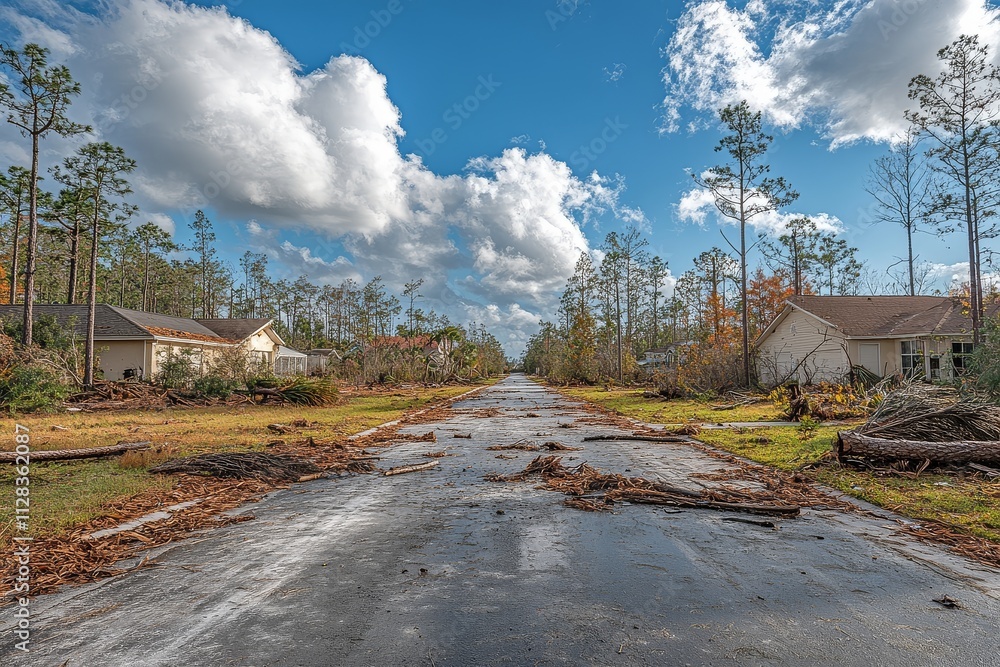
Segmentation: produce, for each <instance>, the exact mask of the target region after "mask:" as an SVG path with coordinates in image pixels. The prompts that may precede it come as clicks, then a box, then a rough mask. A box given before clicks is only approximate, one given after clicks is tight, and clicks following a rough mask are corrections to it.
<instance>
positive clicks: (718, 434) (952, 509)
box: [565, 389, 1000, 542]
mask: <svg viewBox="0 0 1000 667" xmlns="http://www.w3.org/2000/svg"><path fill="white" fill-rule="evenodd" d="M565 393H566V394H567V395H569V396H574V397H576V398H580V399H584V400H587V401H590V402H592V403H595V404H597V405H600V406H602V407H605V408H609V409H611V410H614V411H616V412H618V413H619V414H622V415H625V416H627V417H632V418H633V419H639V420H642V421H645V422H647V423H652V424H674V423H683V422H685V421H689V420H690V421H709V422H718V421H723V419H720V418H719V415H723V414H724V415H726V417H725V418H724V420H725V421H764V420H770V419H773V418H774V417H775V416H776V415H777V413H778V412H779V411H780V410H779V409H778V408H776V407H774V404H773V403H761V404H758V405H751V406H747V407H744V408H737V409H734V410H729V411H724V412H718V411H712V410H711V409H710V407H709V406H708V405H707V404H705V403H702V402H698V401H691V400H676V401H668V402H659V401H655V400H651V399H645V398H642V393H641V392H637V391H635V390H634V389H632V390H611V391H604V390H602V389H569V390H565ZM849 428H851V426H822V425H820V426H818V427H816V428H815V429H803V428H801V427H799V426H781V427H773V428H770V427H769V428H763V427H761V428H745V429H719V430H703V431H702V432H701V433H700V434H699V435H698V439H699V440H701V441H702V442H704V443H706V444H708V445H711V446H713V447H717V448H718V449H722V450H725V451H728V452H732V453H733V454H736V455H738V456H742V457H744V458H747V459H750V460H752V461H756V462H758V463H763V464H766V465H769V466H773V467H775V468H778V469H781V470H798V469H800V468H802V467H803V466H806V465H809V464H812V463H818V462H819V461H820V460H821V459H823V458H824V456H825V455H827V453H828V452H830V451H831V449H832V446H833V442H834V439H835V438H836V435H837V431H838V430H842V429H849ZM803 474H805V475H806V476H808V477H810V478H812V479H813V480H815V481H816V482H819V483H821V484H826V485H827V486H830V487H832V488H835V489H837V490H839V491H842V492H843V493H845V494H847V495H850V496H854V497H855V498H860V499H862V500H865V501H867V502H870V503H872V504H874V505H878V506H880V507H884V508H886V509H890V510H892V511H894V512H898V513H899V514H902V515H904V516H907V517H909V518H911V519H916V520H924V521H926V520H935V521H939V522H941V523H943V524H945V525H947V526H949V527H951V528H952V529H954V530H956V531H958V532H962V533H967V534H971V535H975V536H977V537H983V538H986V539H989V540H993V541H995V542H1000V482H987V481H984V480H979V479H976V480H972V479H961V478H959V477H956V476H953V475H929V474H923V475H920V476H919V477H917V478H915V479H914V478H910V477H903V476H887V475H886V476H883V475H877V474H872V473H867V472H859V471H855V470H848V469H845V468H841V467H840V466H839V465H838V464H836V463H835V462H830V463H827V464H824V465H820V466H818V467H817V468H815V469H810V470H806V471H804V472H803Z"/></svg>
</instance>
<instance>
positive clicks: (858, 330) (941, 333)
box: [756, 296, 997, 386]
mask: <svg viewBox="0 0 1000 667" xmlns="http://www.w3.org/2000/svg"><path fill="white" fill-rule="evenodd" d="M996 309H997V308H996V306H993V307H992V308H991V309H990V311H989V312H990V313H995V312H996ZM971 331H972V322H971V320H970V319H969V318H968V316H967V315H966V314H965V313H964V311H963V308H962V305H961V304H959V303H958V302H957V301H955V300H954V299H952V298H950V297H938V296H869V297H865V296H797V297H793V298H791V299H789V300H788V301H787V302H786V303H785V307H784V309H783V310H782V311H781V312H780V313H779V314H778V316H777V317H776V318H775V319H774V321H773V322H771V324H770V325H769V326H768V327H767V329H766V330H765V331H764V332H763V333H762V334H761V335H760V337H759V338H758V339H757V343H756V347H757V350H758V362H757V363H758V373H759V375H760V380H761V383H762V384H764V385H768V386H773V385H777V384H781V383H783V382H789V381H791V382H799V383H802V384H811V383H814V382H821V381H830V382H837V381H841V380H843V379H844V378H845V377H846V376H847V375H848V373H849V372H850V370H851V367H852V366H863V367H864V368H866V369H867V370H869V371H871V372H872V373H874V374H875V375H877V376H879V377H885V376H888V375H896V374H900V375H908V376H915V377H924V378H928V379H931V380H937V379H948V378H951V377H954V376H955V374H957V373H961V372H962V369H963V368H964V366H965V363H966V362H965V359H966V357H967V355H969V354H971V353H972V334H971Z"/></svg>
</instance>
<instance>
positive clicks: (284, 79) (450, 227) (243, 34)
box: [0, 0, 645, 340]
mask: <svg viewBox="0 0 1000 667" xmlns="http://www.w3.org/2000/svg"><path fill="white" fill-rule="evenodd" d="M101 7H102V10H101V13H100V14H99V15H97V16H93V15H88V14H83V13H80V12H77V11H75V10H72V9H70V8H67V7H64V6H62V5H61V4H60V3H54V2H52V1H51V0H40V1H38V2H32V3H27V2H24V3H21V4H19V5H18V9H17V10H13V9H7V10H6V11H4V12H3V13H0V22H5V23H6V24H7V25H8V26H10V27H11V28H12V32H15V33H18V34H20V36H21V38H22V39H32V40H37V41H39V42H40V43H42V44H43V45H45V46H49V47H50V48H52V49H53V59H56V58H55V57H56V56H59V59H60V60H62V61H64V62H65V63H66V64H67V65H68V66H69V67H70V70H71V71H72V72H73V75H74V77H75V78H76V79H77V80H79V81H80V83H81V85H82V88H83V94H82V95H81V96H80V98H79V99H78V100H76V101H74V104H73V107H72V111H73V113H74V114H75V115H77V116H78V118H77V119H78V120H80V121H81V122H87V123H90V124H91V125H93V127H94V128H95V130H94V135H93V136H92V137H88V138H86V139H87V140H89V139H99V140H107V141H110V142H112V143H114V144H117V145H120V146H122V147H123V148H125V150H126V152H127V153H128V154H129V155H130V156H131V157H133V158H135V159H136V160H137V162H138V164H139V169H138V171H137V172H136V173H135V174H134V177H133V178H132V179H131V180H132V185H133V188H134V189H135V191H136V196H137V199H138V202H137V203H139V204H140V205H141V206H142V209H143V210H144V211H147V212H149V215H150V216H157V217H156V218H155V219H156V220H157V221H158V224H161V226H166V220H165V218H168V217H172V218H173V219H175V220H184V219H186V218H190V216H191V215H192V214H193V211H194V210H195V209H196V208H211V209H212V210H213V211H215V212H216V213H217V215H218V216H220V217H221V218H223V219H226V220H234V221H244V220H249V221H250V222H248V223H245V224H246V232H247V234H248V241H249V243H250V244H252V245H253V247H254V248H255V249H256V250H258V251H261V252H267V253H268V256H269V257H270V258H271V260H272V264H271V266H272V268H274V269H275V270H276V271H301V272H305V273H308V274H310V276H312V277H313V279H314V280H317V279H320V278H318V277H317V276H319V277H327V279H336V278H338V277H342V276H348V277H361V276H363V279H364V280H367V279H370V278H372V277H374V276H375V275H381V276H382V277H383V278H384V279H385V280H386V282H387V284H388V285H389V287H390V288H391V289H397V290H398V289H399V288H400V287H401V286H402V284H403V283H404V282H406V281H409V280H413V279H414V278H417V277H423V278H425V280H426V281H427V285H428V288H427V289H426V290H425V292H426V293H427V294H432V295H434V294H437V295H441V298H440V299H438V301H437V303H428V304H427V305H428V306H429V307H433V308H436V309H438V310H439V311H440V310H444V311H445V312H447V311H448V309H452V312H451V313H450V314H451V315H457V314H460V309H462V308H465V307H469V306H470V303H468V302H469V300H470V299H473V300H474V301H475V303H471V306H475V307H478V308H490V307H495V308H496V310H495V311H493V310H490V311H489V312H498V313H504V317H500V318H499V319H498V321H497V326H498V327H501V329H504V330H505V331H506V332H507V333H508V334H509V335H510V336H511V340H517V339H519V338H520V339H523V338H524V334H525V332H524V331H521V330H520V329H519V327H528V328H529V329H530V328H531V327H532V326H534V324H535V323H536V322H537V316H536V315H535V314H534V313H535V312H541V313H545V312H553V311H554V310H555V305H556V300H555V299H556V297H557V294H558V292H559V291H560V290H561V288H562V287H563V286H564V284H565V281H566V279H567V278H568V277H569V275H571V274H572V270H573V265H574V263H575V261H576V258H577V256H578V255H579V253H580V252H581V251H585V250H587V249H588V243H587V239H586V237H585V236H584V234H583V232H582V231H581V226H582V225H585V224H588V223H589V222H592V221H594V220H595V219H596V218H597V217H598V216H601V215H603V214H605V213H611V214H619V215H621V216H622V217H623V218H624V219H626V220H631V221H633V222H636V221H638V222H642V221H643V220H644V219H645V218H644V215H643V214H642V211H641V210H639V209H633V208H630V207H627V206H624V205H622V204H621V203H620V202H619V201H618V200H619V197H620V195H621V193H622V191H623V189H624V185H623V183H622V182H621V179H619V178H615V177H610V178H608V177H603V176H601V175H599V174H597V173H596V172H595V173H593V174H591V175H590V176H588V177H586V178H583V179H581V178H578V177H576V176H574V175H573V173H572V172H571V170H570V169H569V167H568V166H567V165H566V164H565V163H563V162H560V161H558V160H555V159H553V158H552V157H551V156H550V155H548V154H546V153H545V152H544V145H542V148H541V149H540V151H539V152H537V153H529V152H528V151H526V150H525V149H524V148H522V147H513V148H508V149H507V150H504V151H503V152H502V153H500V154H499V155H494V156H483V157H474V158H472V159H470V160H469V163H468V168H467V170H466V171H465V172H464V173H461V174H443V175H442V174H436V173H434V172H432V171H430V170H429V169H428V168H427V167H426V166H425V165H424V164H423V163H422V161H421V159H420V158H419V157H418V156H415V155H402V154H401V153H400V150H399V140H400V138H401V137H402V136H403V135H404V132H405V130H404V123H403V119H402V117H401V114H400V112H399V109H398V108H397V107H396V105H395V104H394V103H393V101H392V100H391V99H389V97H388V94H387V91H386V86H387V81H386V78H385V76H384V75H382V74H381V73H380V72H378V71H377V70H376V69H375V67H374V66H373V65H372V64H371V63H370V62H369V61H367V60H365V59H364V58H361V57H356V56H348V55H339V56H334V57H331V59H330V60H329V61H328V62H327V63H326V64H325V65H324V66H322V67H320V68H318V69H315V70H312V71H304V70H303V68H302V67H301V65H300V64H299V63H298V62H296V61H295V59H294V58H293V57H292V56H291V55H290V54H289V53H288V51H286V50H285V49H284V47H283V46H282V45H281V44H280V43H278V41H277V40H276V39H275V38H274V37H273V36H272V35H270V34H269V33H267V32H265V31H263V30H260V29H257V28H255V27H254V26H252V25H251V24H249V23H248V22H246V21H244V20H242V19H239V18H235V17H233V16H230V15H229V14H228V13H227V11H226V10H225V8H223V7H214V8H205V7H199V6H193V5H188V4H185V3H183V2H178V1H174V2H166V1H162V0H122V1H121V2H118V3H108V4H102V5H101ZM528 140H529V139H528V137H527V136H523V137H515V138H514V139H512V143H515V144H517V143H522V142H526V141H528ZM22 144H23V141H22V140H21V138H20V137H18V136H17V135H16V134H15V133H13V131H12V130H11V128H9V127H4V128H0V153H2V154H3V156H4V157H6V158H7V159H12V160H13V159H15V158H17V159H20V158H23V157H24V155H23V149H20V148H19V147H20V146H21V145H22ZM49 145H50V146H51V147H53V148H51V150H52V152H53V154H52V155H49V156H47V157H48V159H50V160H51V161H56V160H58V159H59V158H60V156H59V155H57V154H56V153H58V152H60V151H62V153H63V154H65V153H68V152H70V151H71V150H72V149H73V146H72V145H70V144H69V143H59V142H51V143H50V144H49ZM168 214H169V216H168ZM293 231H294V232H307V233H308V234H309V235H310V238H316V239H318V241H316V242H315V243H311V244H309V245H308V246H302V245H299V244H296V243H293V242H292V241H290V240H287V239H286V238H285V236H284V235H285V234H289V233H291V232H293ZM452 276H459V277H458V278H455V277H452ZM463 278H464V281H465V282H464V283H463V285H464V286H465V287H464V290H460V291H464V294H465V297H461V298H460V297H457V296H456V291H454V290H452V286H455V287H456V288H457V287H459V285H458V281H459V280H462V279H463ZM429 300H430V299H429ZM457 309H458V310H457ZM528 312H530V313H531V321H530V322H529V321H528V318H526V317H524V316H523V315H521V313H528ZM515 333H516V335H515ZM501 338H502V336H501Z"/></svg>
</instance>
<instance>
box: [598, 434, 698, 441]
mask: <svg viewBox="0 0 1000 667" xmlns="http://www.w3.org/2000/svg"><path fill="white" fill-rule="evenodd" d="M583 440H584V441H585V442H603V441H618V440H641V441H642V442H688V439H687V438H681V437H678V436H669V435H667V436H659V435H658V436H654V435H588V436H587V437H585V438H584V439H583Z"/></svg>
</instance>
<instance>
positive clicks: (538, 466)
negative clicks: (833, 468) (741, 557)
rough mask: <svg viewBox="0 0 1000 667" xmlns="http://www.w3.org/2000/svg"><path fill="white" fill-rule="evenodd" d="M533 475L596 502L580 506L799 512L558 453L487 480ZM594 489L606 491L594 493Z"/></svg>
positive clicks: (765, 499) (755, 497) (759, 498)
mask: <svg viewBox="0 0 1000 667" xmlns="http://www.w3.org/2000/svg"><path fill="white" fill-rule="evenodd" d="M534 475H540V476H541V477H542V479H543V480H544V481H545V483H546V485H547V486H548V488H549V489H551V490H553V491H560V492H562V493H565V494H567V495H571V496H577V497H578V500H583V501H587V500H594V501H595V502H578V503H574V504H573V505H572V506H574V507H578V508H579V509H587V510H596V509H606V508H605V507H601V505H600V504H599V503H598V502H596V501H597V500H600V501H603V502H604V503H605V504H610V503H614V502H617V501H627V502H631V503H645V504H652V505H670V506H673V507H685V508H692V509H714V510H726V511H739V512H749V513H753V514H770V515H779V516H795V515H797V514H798V513H799V507H798V506H797V505H789V504H784V503H775V502H770V501H773V500H775V499H774V497H773V496H769V495H766V494H762V493H749V492H747V491H738V490H735V489H725V488H716V489H706V490H703V491H690V490H688V489H680V488H677V487H672V486H669V485H666V484H662V483H660V482H652V481H650V480H647V479H643V478H642V477H625V476H624V475H618V474H614V473H602V472H601V471H599V470H597V469H596V468H593V467H591V466H589V465H587V464H586V463H582V464H580V465H579V466H576V467H574V468H566V467H565V466H563V465H562V458H560V457H558V456H538V457H536V458H535V459H534V460H533V461H531V463H529V464H528V465H527V466H526V467H525V468H524V470H522V471H521V472H519V473H514V474H511V475H495V474H494V475H487V476H486V478H485V479H486V481H488V482H518V481H524V480H526V479H527V478H529V477H531V476H534ZM595 491H600V492H603V493H599V494H593V492H595ZM581 497H582V498H581Z"/></svg>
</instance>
